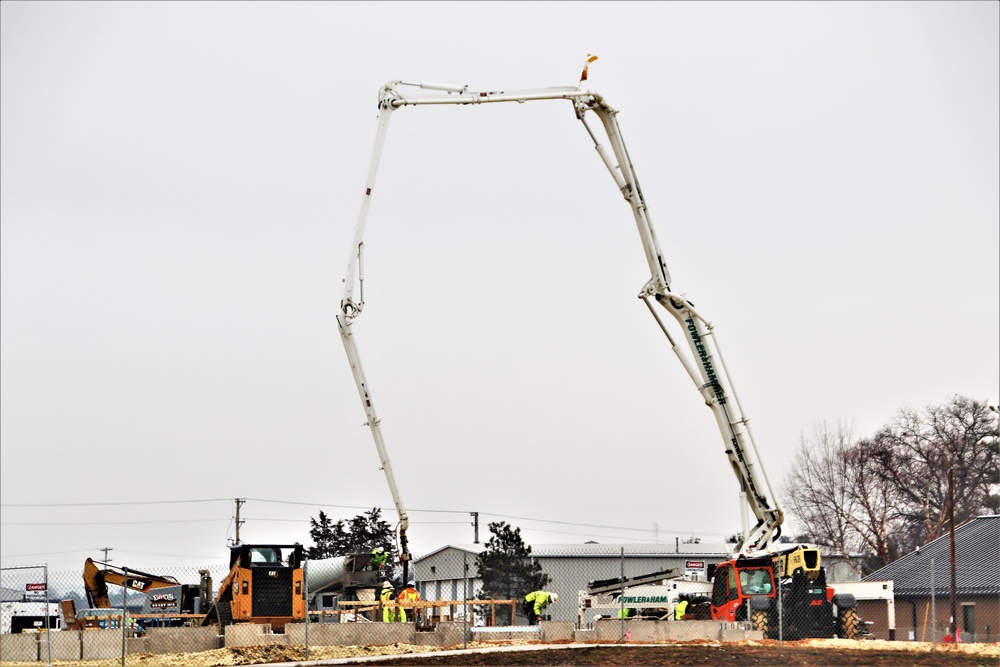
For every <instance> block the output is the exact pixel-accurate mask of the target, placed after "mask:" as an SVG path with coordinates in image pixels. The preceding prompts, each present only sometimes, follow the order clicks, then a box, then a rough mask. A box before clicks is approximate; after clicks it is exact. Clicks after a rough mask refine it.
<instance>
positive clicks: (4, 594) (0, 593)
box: [0, 587, 24, 602]
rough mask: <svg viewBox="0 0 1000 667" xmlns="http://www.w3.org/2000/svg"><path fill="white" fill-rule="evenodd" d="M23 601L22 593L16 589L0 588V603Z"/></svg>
mask: <svg viewBox="0 0 1000 667" xmlns="http://www.w3.org/2000/svg"><path fill="white" fill-rule="evenodd" d="M23 599H24V591H19V590H17V589H16V588H6V587H4V588H0V602H20V601H21V600H23Z"/></svg>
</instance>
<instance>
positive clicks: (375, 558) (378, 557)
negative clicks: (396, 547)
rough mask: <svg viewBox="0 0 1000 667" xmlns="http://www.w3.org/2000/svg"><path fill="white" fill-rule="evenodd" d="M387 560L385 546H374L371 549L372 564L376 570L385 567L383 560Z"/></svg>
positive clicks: (387, 555)
mask: <svg viewBox="0 0 1000 667" xmlns="http://www.w3.org/2000/svg"><path fill="white" fill-rule="evenodd" d="M387 560H389V554H387V553H386V552H385V547H375V548H374V549H372V565H374V566H375V569H376V570H381V569H382V568H383V567H385V562H386V561H387Z"/></svg>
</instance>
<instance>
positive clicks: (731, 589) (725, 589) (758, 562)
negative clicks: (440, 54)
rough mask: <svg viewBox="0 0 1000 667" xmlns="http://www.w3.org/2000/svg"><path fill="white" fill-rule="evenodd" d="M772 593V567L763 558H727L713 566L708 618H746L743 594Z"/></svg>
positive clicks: (768, 595)
mask: <svg viewBox="0 0 1000 667" xmlns="http://www.w3.org/2000/svg"><path fill="white" fill-rule="evenodd" d="M754 595H764V596H767V597H774V596H775V582H774V570H773V568H772V567H771V565H770V562H769V561H768V560H766V559H755V560H747V559H741V560H739V561H728V562H725V563H720V564H719V565H718V567H716V568H715V578H714V580H713V583H712V618H713V619H714V620H717V621H745V620H747V608H746V600H747V598H749V597H751V596H754Z"/></svg>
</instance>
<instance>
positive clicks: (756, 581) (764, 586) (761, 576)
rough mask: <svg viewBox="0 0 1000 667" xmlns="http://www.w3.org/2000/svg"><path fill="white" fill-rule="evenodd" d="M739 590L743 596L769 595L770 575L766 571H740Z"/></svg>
mask: <svg viewBox="0 0 1000 667" xmlns="http://www.w3.org/2000/svg"><path fill="white" fill-rule="evenodd" d="M740 588H741V589H742V590H743V594H744V595H769V594H770V593H771V575H770V574H769V573H768V571H767V570H741V571H740Z"/></svg>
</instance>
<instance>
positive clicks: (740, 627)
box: [0, 544, 1000, 665]
mask: <svg viewBox="0 0 1000 667" xmlns="http://www.w3.org/2000/svg"><path fill="white" fill-rule="evenodd" d="M816 556H818V554H817V553H814V552H812V551H810V550H803V549H799V550H793V551H790V552H788V553H786V554H784V555H782V556H780V557H774V556H769V557H766V558H741V559H736V560H732V559H730V558H729V557H728V556H727V555H726V554H725V553H724V546H722V545H719V546H718V548H715V546H714V545H699V544H675V545H664V544H656V545H639V546H637V545H630V546H620V545H597V544H584V545H549V546H545V545H539V546H536V547H535V548H533V549H532V553H531V555H530V556H519V557H510V556H504V555H492V554H489V553H485V552H484V549H483V546H482V545H479V544H476V545H472V544H470V545H449V546H446V547H443V548H442V549H439V550H437V551H435V552H432V553H430V554H427V555H425V556H422V557H420V558H417V559H415V560H414V561H412V562H411V563H409V564H408V569H407V571H406V575H405V579H404V574H403V570H402V568H401V567H398V566H396V567H392V566H389V567H386V566H379V565H377V564H374V563H373V562H372V561H371V555H370V554H351V555H348V556H345V557H342V558H334V559H323V560H309V559H306V558H304V557H303V556H302V553H301V549H300V548H299V549H294V548H292V549H290V550H289V549H282V548H278V547H247V548H246V549H245V550H243V551H242V552H239V553H238V554H237V555H234V557H233V563H232V567H231V568H229V569H226V567H225V566H213V567H207V568H205V567H175V568H169V569H163V570H157V571H156V572H146V571H140V570H133V569H129V568H124V567H122V568H118V567H115V566H113V565H111V564H107V563H99V562H96V561H88V562H87V563H85V566H84V568H83V569H82V570H75V571H55V572H50V571H49V570H48V568H47V567H44V566H38V567H22V568H4V569H3V570H2V571H0V589H2V593H3V602H2V605H3V616H2V620H3V626H2V633H0V661H2V662H14V661H17V662H40V663H48V664H51V663H52V662H53V661H60V662H61V661H76V660H87V661H94V662H96V663H97V664H107V665H115V664H120V665H124V664H126V663H127V662H128V658H129V656H134V655H139V654H177V653H198V652H203V651H211V650H218V649H225V648H229V649H233V648H235V647H250V646H265V645H272V644H279V645H283V646H296V647H301V648H302V649H303V650H304V657H305V658H306V659H309V658H310V653H312V654H313V655H314V656H315V655H316V654H317V651H318V650H319V648H320V647H330V646H373V645H390V644H416V645H426V646H435V647H442V648H444V647H448V648H452V647H459V648H461V647H464V646H468V645H469V644H470V643H472V642H477V641H510V640H518V639H527V640H544V641H562V640H575V641H584V642H585V641H601V642H608V641H612V642H629V641H632V642H644V641H669V640H689V639H694V638H708V639H713V640H723V641H727V640H728V641H737V640H739V639H745V638H760V637H762V636H766V637H769V638H772V639H776V640H778V641H780V642H784V641H794V640H798V639H804V638H809V637H834V636H840V637H846V638H851V639H857V640H865V639H895V640H900V641H924V642H938V643H945V642H949V641H956V640H957V641H963V642H996V641H997V639H998V638H997V628H998V627H1000V579H998V580H997V581H996V582H993V583H992V584H989V586H992V588H990V587H989V586H987V587H986V588H985V589H982V590H981V592H978V593H977V592H975V591H971V592H970V591H968V590H965V589H963V588H962V582H963V581H969V580H977V581H978V580H979V579H981V578H982V577H981V576H980V575H981V573H980V572H977V571H964V570H963V568H972V567H973V566H968V565H965V566H962V565H960V566H959V568H958V570H957V572H956V581H957V582H959V586H958V589H957V590H958V593H957V595H956V597H955V599H954V600H952V598H951V596H950V577H948V576H945V575H946V573H947V569H945V570H944V571H942V569H941V568H940V567H931V568H926V569H925V570H926V571H925V572H924V573H923V575H925V577H926V581H920V582H919V583H920V585H921V586H922V587H923V588H922V589H921V590H922V591H923V593H921V591H917V590H915V589H914V587H913V586H912V585H911V586H910V588H907V589H906V590H904V591H900V589H899V588H898V587H896V588H895V589H894V586H893V581H891V580H888V581H883V580H875V581H839V580H838V581H833V580H832V577H831V576H830V573H831V572H843V571H849V568H843V567H840V566H841V565H843V564H844V563H843V562H838V560H837V559H836V558H831V557H827V558H825V559H824V560H823V563H822V567H820V563H819V562H818V561H813V560H812V559H813V558H814V557H816ZM985 556H986V555H985V554H984V558H985ZM984 562H987V567H992V566H991V565H989V562H988V561H984ZM916 576H919V575H916ZM911 583H912V582H911ZM901 593H902V594H901ZM953 610H954V611H953ZM952 619H954V620H955V625H956V626H957V627H956V631H955V632H953V631H952V629H951V627H950V625H951V621H952Z"/></svg>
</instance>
